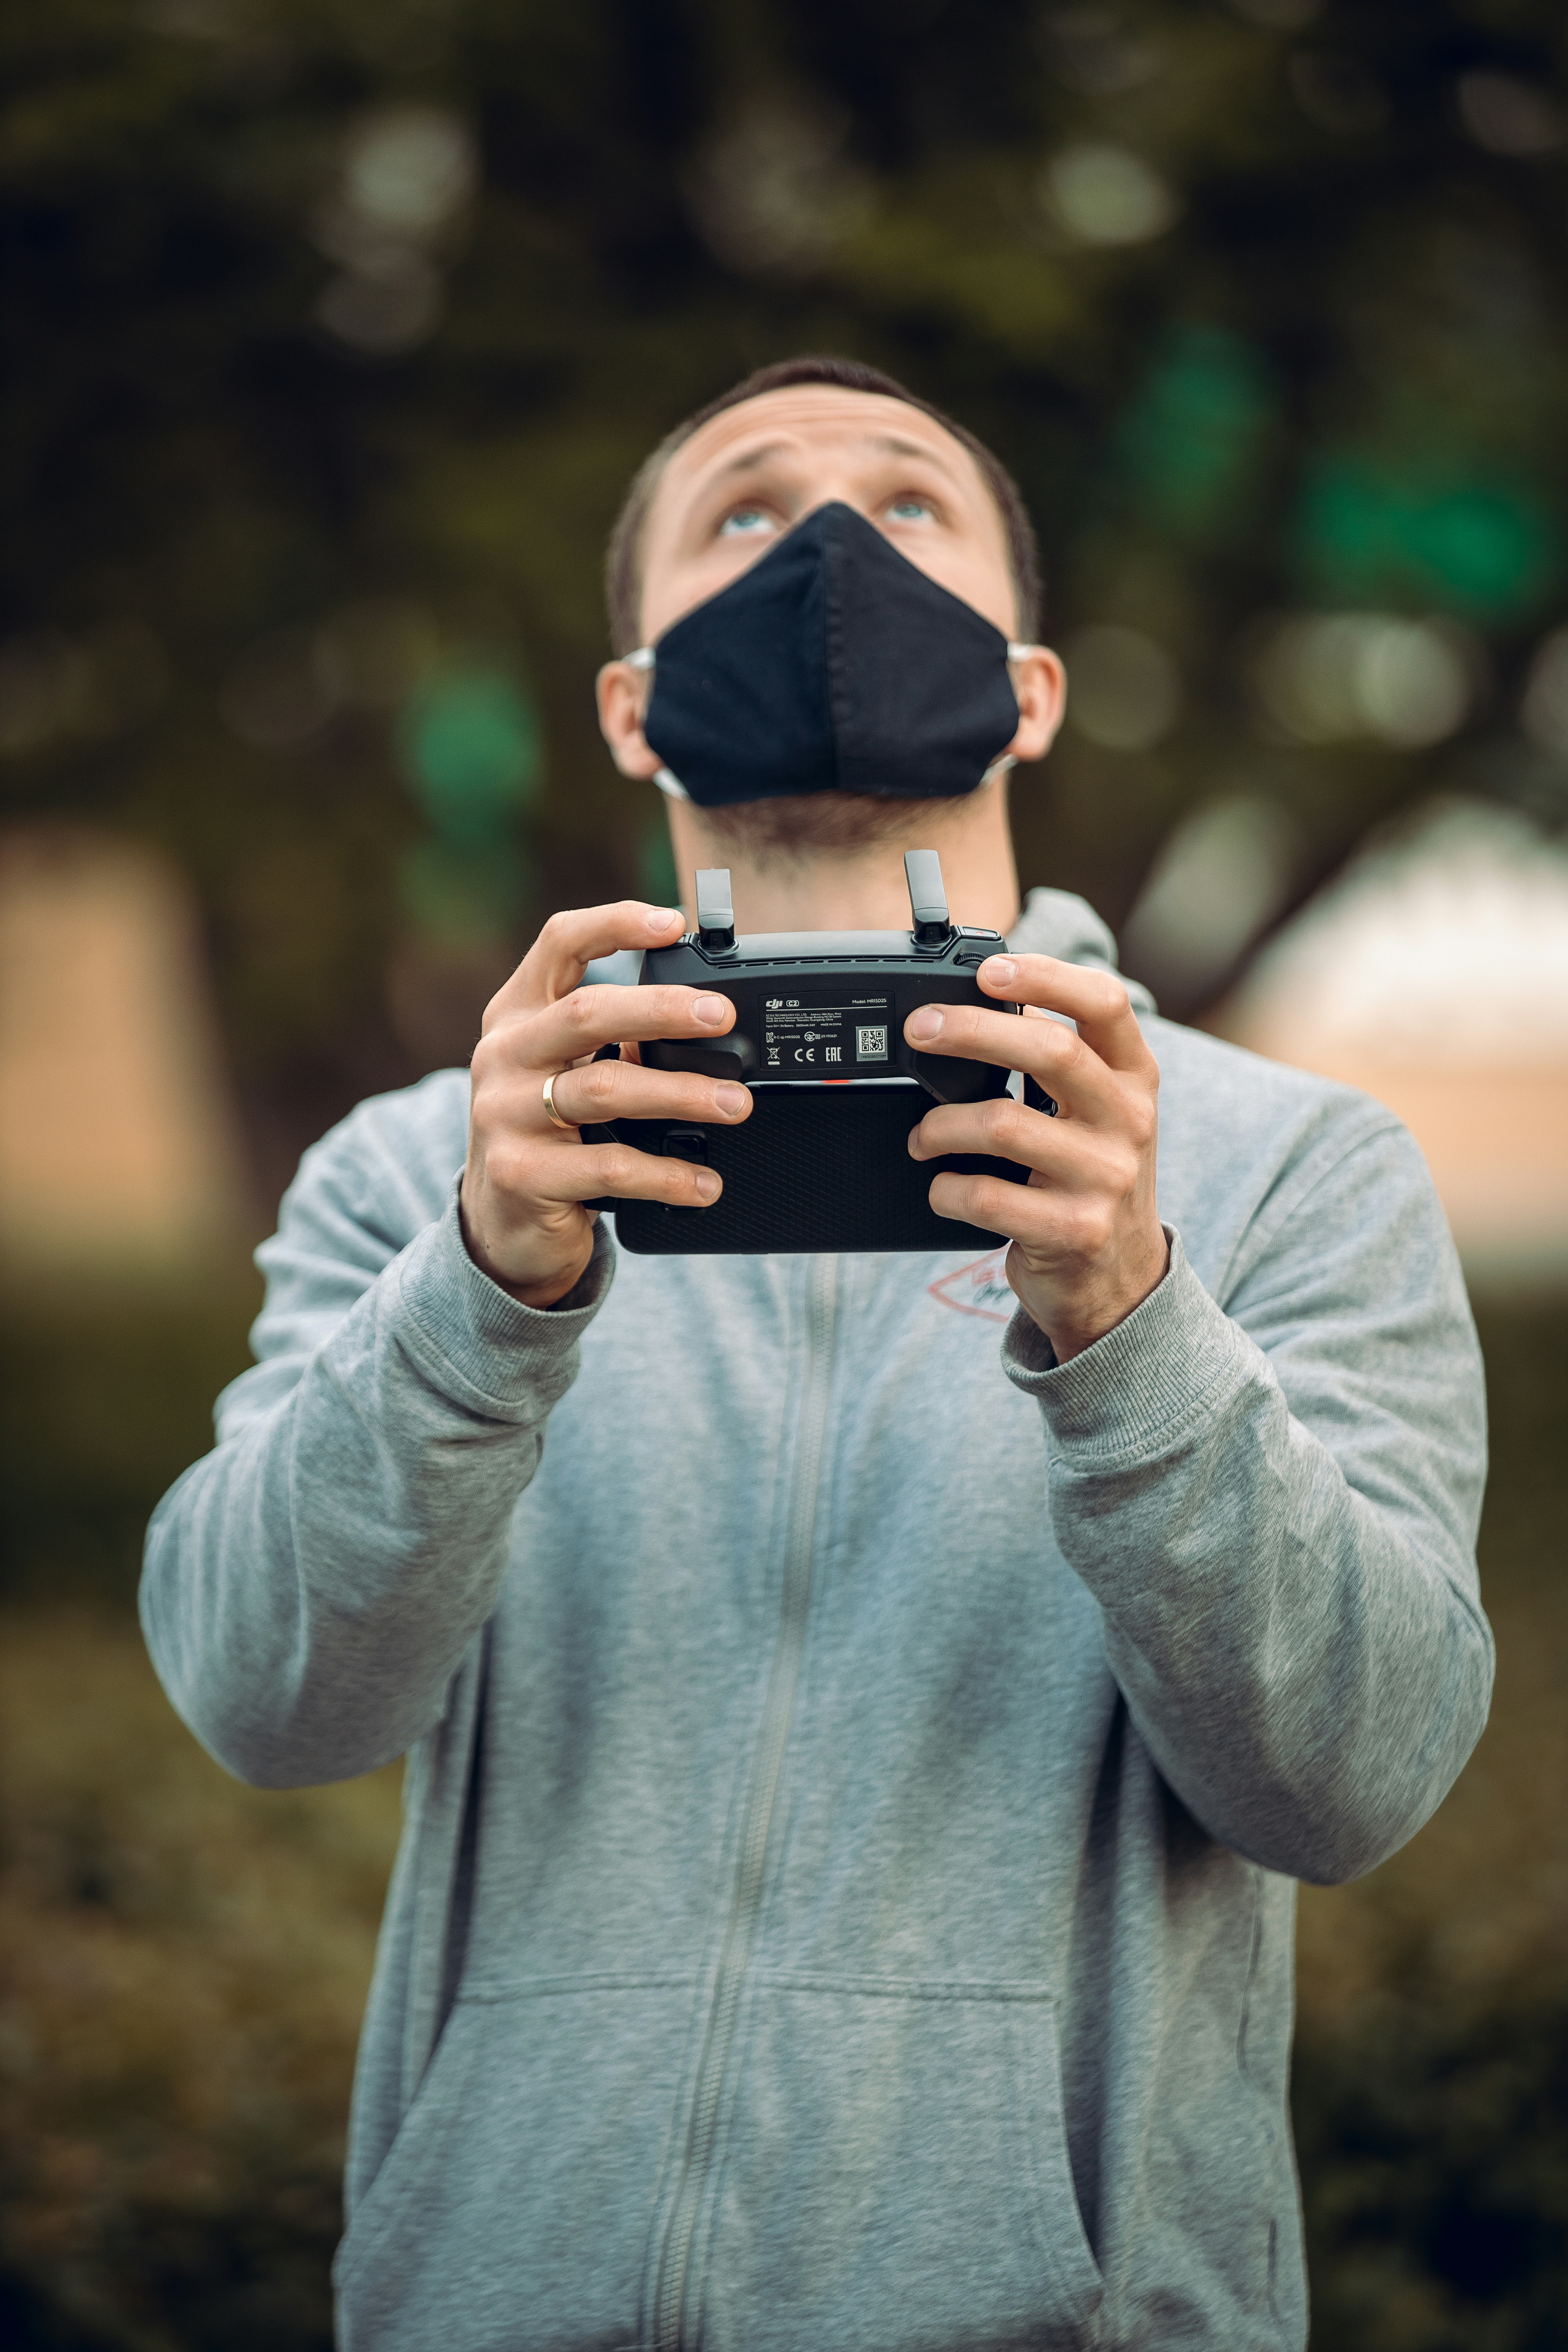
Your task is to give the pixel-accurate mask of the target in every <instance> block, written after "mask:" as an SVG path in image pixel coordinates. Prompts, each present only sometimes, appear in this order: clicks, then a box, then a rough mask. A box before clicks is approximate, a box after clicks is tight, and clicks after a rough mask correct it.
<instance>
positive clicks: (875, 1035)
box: [855, 1029, 888, 1062]
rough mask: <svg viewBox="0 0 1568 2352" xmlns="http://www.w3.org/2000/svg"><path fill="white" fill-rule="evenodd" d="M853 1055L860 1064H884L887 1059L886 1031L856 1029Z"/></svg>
mask: <svg viewBox="0 0 1568 2352" xmlns="http://www.w3.org/2000/svg"><path fill="white" fill-rule="evenodd" d="M855 1054H856V1058H857V1059H858V1060H859V1061H862V1062H885V1061H886V1060H887V1058H888V1033H887V1031H886V1029H857V1030H856V1032H855Z"/></svg>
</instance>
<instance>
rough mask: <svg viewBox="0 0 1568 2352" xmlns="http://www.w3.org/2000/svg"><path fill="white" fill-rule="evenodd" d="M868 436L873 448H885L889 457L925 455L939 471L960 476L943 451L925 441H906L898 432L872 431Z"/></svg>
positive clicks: (928, 462)
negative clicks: (929, 445) (954, 470)
mask: <svg viewBox="0 0 1568 2352" xmlns="http://www.w3.org/2000/svg"><path fill="white" fill-rule="evenodd" d="M868 440H869V442H870V445H871V446H872V448H873V449H881V450H885V451H886V453H887V455H888V456H889V457H923V458H924V459H925V461H926V463H927V464H928V465H931V466H934V467H936V469H937V471H938V472H939V473H941V474H946V475H947V476H948V478H949V479H950V480H952V481H956V480H957V478H958V477H957V475H956V474H955V473H954V472H953V469H952V467H951V466H950V465H949V464H948V462H947V459H946V458H945V457H943V456H942V452H941V451H940V450H939V449H932V448H930V447H928V446H927V445H926V443H925V442H923V441H906V440H905V439H904V438H903V437H902V436H901V435H900V434H898V433H872V434H870V435H868Z"/></svg>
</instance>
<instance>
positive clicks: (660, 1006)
mask: <svg viewBox="0 0 1568 2352" xmlns="http://www.w3.org/2000/svg"><path fill="white" fill-rule="evenodd" d="M1005 1017H1006V1016H1005V1014H1003V1013H997V1014H996V1015H995V1018H996V1019H997V1020H1003V1019H1005ZM734 1019H735V1008H734V1006H733V1005H732V1004H731V1002H730V1000H729V998H728V997H727V996H716V995H711V994H710V993H709V992H708V991H707V990H706V989H696V988H617V987H616V985H615V984H614V982H610V983H608V984H606V985H603V986H600V987H595V988H575V989H574V990H573V992H572V993H571V995H570V996H563V997H560V998H558V999H557V1001H556V1002H555V1003H553V1004H547V1005H544V1006H542V1008H541V1010H540V1011H538V1012H537V1013H534V1014H533V1015H532V1016H531V1018H530V1019H526V1020H524V1021H522V1022H521V1023H519V1024H517V1025H516V1027H515V1029H514V1030H513V1031H511V1032H510V1034H507V1046H506V1051H507V1058H508V1059H509V1060H511V1059H515V1058H517V1057H518V1056H519V1055H521V1056H523V1057H525V1058H526V1060H527V1063H528V1066H529V1067H530V1068H532V1069H539V1070H563V1069H564V1068H565V1067H566V1066H567V1064H568V1063H569V1062H575V1061H579V1060H581V1058H582V1056H583V1055H584V1054H592V1053H595V1052H596V1051H597V1050H598V1048H599V1047H600V1046H601V1045H614V1044H617V1043H619V1042H621V1041H622V1040H624V1039H626V1038H634V1039H635V1038H641V1037H690V1038H693V1039H698V1040H702V1039H711V1038H714V1037H721V1036H722V1035H723V1034H724V1032H725V1031H726V1029H729V1028H731V1027H732V1025H733V1024H734Z"/></svg>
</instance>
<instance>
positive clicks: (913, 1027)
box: [904, 1004, 942, 1045]
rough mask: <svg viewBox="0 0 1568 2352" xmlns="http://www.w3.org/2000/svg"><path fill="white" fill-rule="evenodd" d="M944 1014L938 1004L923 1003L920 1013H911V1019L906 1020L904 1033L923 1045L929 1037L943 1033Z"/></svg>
mask: <svg viewBox="0 0 1568 2352" xmlns="http://www.w3.org/2000/svg"><path fill="white" fill-rule="evenodd" d="M904 1034H905V1036H906V1037H912V1038H913V1039H914V1040H915V1041H916V1043H917V1044H919V1045H924V1044H925V1042H926V1040H927V1039H928V1038H930V1037H940V1036H941V1035H942V1013H941V1010H940V1008H939V1007H938V1006H936V1005H934V1004H922V1005H921V1009H920V1011H919V1012H918V1013H910V1017H909V1019H908V1020H907V1021H906V1022H905V1024H904Z"/></svg>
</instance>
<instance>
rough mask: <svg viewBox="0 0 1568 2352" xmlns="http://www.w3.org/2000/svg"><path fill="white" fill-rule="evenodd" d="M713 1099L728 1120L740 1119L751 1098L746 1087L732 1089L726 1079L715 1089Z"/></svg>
mask: <svg viewBox="0 0 1568 2352" xmlns="http://www.w3.org/2000/svg"><path fill="white" fill-rule="evenodd" d="M713 1099H714V1101H715V1102H716V1103H717V1104H718V1106H719V1108H720V1109H721V1111H722V1112H723V1114H724V1116H725V1118H740V1116H741V1113H742V1111H743V1110H744V1109H745V1108H746V1105H747V1103H748V1102H749V1101H750V1100H751V1097H750V1096H749V1095H748V1094H747V1092H746V1089H745V1087H732V1086H731V1085H730V1083H729V1081H728V1080H727V1079H724V1080H721V1082H720V1084H719V1085H718V1086H716V1087H714V1089H713Z"/></svg>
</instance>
